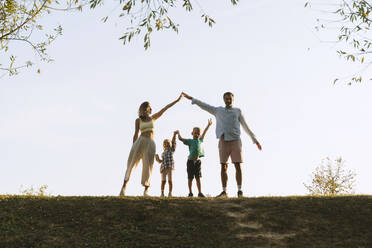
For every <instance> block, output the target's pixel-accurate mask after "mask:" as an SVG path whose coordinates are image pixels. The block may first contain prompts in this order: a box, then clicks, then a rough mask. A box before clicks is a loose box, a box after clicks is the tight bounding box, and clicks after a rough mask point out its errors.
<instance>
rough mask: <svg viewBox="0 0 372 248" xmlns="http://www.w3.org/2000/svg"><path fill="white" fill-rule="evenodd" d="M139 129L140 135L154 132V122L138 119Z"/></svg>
mask: <svg viewBox="0 0 372 248" xmlns="http://www.w3.org/2000/svg"><path fill="white" fill-rule="evenodd" d="M139 128H140V130H141V133H144V132H148V131H154V120H151V121H142V120H141V119H140V124H139Z"/></svg>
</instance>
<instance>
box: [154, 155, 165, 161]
mask: <svg viewBox="0 0 372 248" xmlns="http://www.w3.org/2000/svg"><path fill="white" fill-rule="evenodd" d="M155 158H156V161H157V162H158V163H162V162H163V160H161V159H160V158H159V155H158V154H156V155H155Z"/></svg>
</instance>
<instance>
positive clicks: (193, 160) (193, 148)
mask: <svg viewBox="0 0 372 248" xmlns="http://www.w3.org/2000/svg"><path fill="white" fill-rule="evenodd" d="M211 125H212V119H209V120H208V125H207V127H206V128H205V129H204V131H203V134H202V135H201V136H200V132H201V130H200V128H199V127H194V128H193V130H192V133H191V135H192V139H184V138H182V137H181V135H180V133H179V132H178V131H177V134H178V139H179V140H181V141H182V142H183V143H184V144H185V145H187V146H189V151H190V155H189V157H188V160H187V177H188V186H189V197H193V193H192V180H193V179H194V177H195V179H196V186H197V187H198V191H199V194H198V197H205V196H204V195H203V193H202V192H201V183H200V178H201V176H202V175H201V161H200V159H199V158H201V157H204V151H203V148H202V147H201V143H203V140H204V136H205V134H206V133H207V131H208V128H209V127H210V126H211Z"/></svg>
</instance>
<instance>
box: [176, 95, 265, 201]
mask: <svg viewBox="0 0 372 248" xmlns="http://www.w3.org/2000/svg"><path fill="white" fill-rule="evenodd" d="M182 95H183V96H184V97H185V98H187V99H189V100H192V104H196V105H198V106H199V107H200V108H201V109H203V110H205V111H207V112H209V113H210V114H212V115H214V116H215V117H216V135H217V138H218V139H219V140H220V141H219V143H218V149H219V154H220V163H221V182H222V192H221V194H219V195H218V196H217V197H227V193H226V185H227V165H228V164H227V160H228V159H229V157H230V156H231V162H232V163H233V164H234V165H235V178H236V183H237V185H238V197H242V196H243V192H242V170H241V163H242V162H243V159H242V143H241V140H240V125H242V126H243V129H244V131H245V132H246V133H247V134H248V135H249V136H250V137H251V139H252V141H253V143H254V144H256V146H257V148H258V149H259V150H261V149H262V148H261V145H260V143H259V142H258V141H257V139H256V137H255V135H254V133H253V132H252V131H251V130H250V129H249V127H248V125H247V123H246V122H245V119H244V116H243V114H242V111H241V110H240V109H239V108H234V107H233V106H232V104H233V101H234V94H233V93H231V92H226V93H225V94H223V100H224V102H225V107H213V106H211V105H209V104H206V103H204V102H202V101H200V100H198V99H195V98H193V97H191V96H189V95H187V94H186V93H184V92H182Z"/></svg>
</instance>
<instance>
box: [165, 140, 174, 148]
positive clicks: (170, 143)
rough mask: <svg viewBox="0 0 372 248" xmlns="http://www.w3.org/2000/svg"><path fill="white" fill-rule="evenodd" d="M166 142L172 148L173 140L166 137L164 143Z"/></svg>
mask: <svg viewBox="0 0 372 248" xmlns="http://www.w3.org/2000/svg"><path fill="white" fill-rule="evenodd" d="M164 143H168V147H169V148H170V147H172V142H171V141H170V140H169V139H165V140H164V141H163V144H164Z"/></svg>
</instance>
